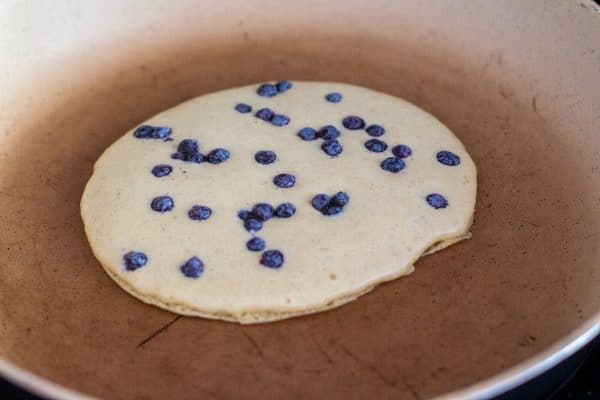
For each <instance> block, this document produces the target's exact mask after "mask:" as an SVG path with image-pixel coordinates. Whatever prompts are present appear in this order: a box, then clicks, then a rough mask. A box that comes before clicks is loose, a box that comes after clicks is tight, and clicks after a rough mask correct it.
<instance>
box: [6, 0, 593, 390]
mask: <svg viewBox="0 0 600 400" xmlns="http://www.w3.org/2000/svg"><path fill="white" fill-rule="evenodd" d="M0 22H1V23H0V38H1V39H0V54H2V56H1V58H0V68H1V69H0V210H1V211H0V357H1V358H2V360H3V361H1V362H0V373H1V374H2V375H4V376H6V377H7V378H8V379H10V380H13V381H15V382H17V383H19V384H22V385H25V386H27V387H28V388H29V389H30V390H34V391H36V392H38V393H42V394H45V395H47V396H51V397H54V398H82V397H83V396H93V397H100V398H110V399H126V398H143V399H164V398H178V399H187V398H189V399H191V398H194V399H196V398H218V399H230V398H231V399H252V398H261V399H281V398H340V399H342V398H343V399H365V398H380V399H399V398H402V399H425V398H431V397H436V396H441V397H446V398H479V397H486V396H491V395H494V394H497V393H501V392H502V391H505V390H507V389H509V388H511V387H513V386H515V385H517V384H519V383H521V382H523V381H524V380H526V379H527V378H528V377H531V376H533V375H535V374H537V373H539V372H541V371H543V370H544V369H546V368H549V367H550V366H552V365H554V364H555V363H557V362H558V361H560V360H562V359H563V358H565V357H566V356H568V355H569V354H571V353H572V352H573V351H575V350H576V349H578V348H579V347H581V346H582V345H583V344H585V343H586V342H587V341H589V340H590V339H591V338H592V337H593V336H594V335H595V334H597V333H598V331H599V330H600V325H599V324H600V313H599V312H600V269H599V264H598V261H599V259H600V250H599V249H600V229H599V228H600V78H599V77H600V12H599V9H598V7H597V6H596V5H595V4H594V3H593V2H591V1H589V0H582V1H575V0H573V1H567V0H564V1H555V0H547V1H543V0H538V1H517V0H511V1H503V2H475V1H467V0H464V1H461V0H443V1H435V2H422V1H417V0H414V1H348V0H346V1H327V2H322V1H302V2H297V1H290V2H281V1H268V0H261V1H252V2H246V1H241V0H240V1H236V0H227V1H219V2H215V1H209V0H206V1H200V0H199V1H188V0H180V1H158V0H152V1H146V0H129V1H125V2H123V1H117V0H111V1H106V0H105V1H91V0H90V1H82V2H72V1H66V0H56V1H39V2H12V1H8V2H3V3H2V4H1V5H0ZM282 78H287V79H292V80H293V79H298V80H300V79H301V80H328V81H341V82H349V83H353V84H358V85H363V86H367V87H370V88H373V89H376V90H380V91H383V92H388V93H391V94H394V95H397V96H400V97H403V98H406V99H407V100H409V101H411V102H413V103H415V104H417V105H419V106H420V107H422V108H424V109H426V110H427V111H429V112H431V113H432V114H434V115H436V116H437V117H439V118H440V120H441V121H442V122H444V123H445V124H446V125H448V126H449V127H450V129H452V130H453V131H454V132H455V133H456V134H457V135H458V136H459V138H460V139H461V140H462V141H463V143H464V144H465V146H466V147H467V149H468V150H469V152H470V154H471V155H472V156H473V158H474V159H475V162H476V163H477V165H478V172H479V178H478V184H479V191H478V203H477V208H476V214H475V223H474V225H473V229H472V231H473V238H472V239H470V240H467V241H464V242H462V243H460V244H458V245H456V246H453V247H451V248H449V249H447V250H444V251H442V252H439V253H437V254H434V255H432V256H428V257H426V258H424V259H422V260H420V261H419V262H418V263H417V264H416V271H415V273H413V274H412V275H410V276H409V277H407V278H403V279H400V280H396V281H393V282H390V283H387V284H385V285H382V286H381V287H379V288H377V289H376V290H374V291H373V292H372V293H370V294H368V295H365V296H363V297H361V298H360V299H358V300H357V301H355V302H353V303H351V304H348V305H346V306H343V307H341V308H338V309H336V310H332V311H329V312H325V313H321V314H316V315H311V316H307V317H302V318H295V319H290V320H286V321H282V322H277V323H270V324H264V325H255V326H240V325H237V324H232V323H224V322H219V321H209V320H203V319H198V318H184V317H179V316H177V315H174V314H171V313H169V312H166V311H163V310H160V309H158V308H155V307H152V306H148V305H146V304H144V303H142V302H140V301H138V300H136V299H134V298H133V297H131V296H129V295H127V294H126V293H125V292H123V291H122V290H121V289H120V288H119V287H118V286H117V285H116V284H115V283H114V282H113V281H112V280H111V279H110V278H109V277H108V276H107V275H106V274H105V273H104V271H103V270H102V268H101V267H100V265H99V264H98V263H97V262H96V261H95V259H94V257H93V256H92V252H91V251H90V248H89V246H88V244H87V241H86V238H85V236H84V232H83V227H82V222H81V220H80V217H79V199H80V196H81V193H82V190H83V187H84V184H85V182H86V181H87V179H88V178H89V176H90V174H91V171H92V165H93V163H94V161H95V160H96V158H97V157H98V156H99V155H100V154H101V152H102V151H103V150H104V149H105V148H106V147H107V146H108V145H109V144H110V143H111V142H113V141H114V140H115V139H116V138H117V137H119V135H121V134H122V133H123V132H125V131H126V130H128V129H130V128H131V127H132V126H134V125H136V124H137V123H139V122H140V121H143V120H144V119H146V118H148V117H150V116H151V115H153V114H155V113H157V112H159V111H161V110H163V109H166V108H168V107H171V106H173V105H176V104H177V103H179V102H181V101H183V100H186V99H189V98H192V97H194V96H198V95H200V94H203V93H208V92H211V91H215V90H219V89H223V88H228V87H232V86H238V85H243V84H248V83H252V82H261V81H267V80H274V79H282ZM115 167H116V168H117V169H118V166H115ZM65 388H68V389H65Z"/></svg>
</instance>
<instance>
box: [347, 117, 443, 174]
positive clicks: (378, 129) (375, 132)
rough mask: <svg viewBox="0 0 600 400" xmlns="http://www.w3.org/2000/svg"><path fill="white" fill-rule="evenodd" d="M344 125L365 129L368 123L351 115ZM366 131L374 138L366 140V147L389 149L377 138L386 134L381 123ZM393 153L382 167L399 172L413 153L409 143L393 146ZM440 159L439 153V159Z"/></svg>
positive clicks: (381, 164) (369, 148) (373, 149)
mask: <svg viewBox="0 0 600 400" xmlns="http://www.w3.org/2000/svg"><path fill="white" fill-rule="evenodd" d="M342 125H344V127H345V128H347V129H350V130H359V129H363V128H364V127H365V126H366V123H365V121H364V120H363V119H362V118H360V117H357V116H354V115H350V116H348V117H346V118H344V119H343V120H342ZM365 131H366V132H367V134H368V135H369V136H372V137H373V139H369V140H367V141H366V142H365V148H366V149H367V150H368V151H370V152H373V153H383V152H385V151H386V150H387V149H388V145H387V143H385V142H384V141H383V140H381V139H377V138H378V137H380V136H383V134H385V128H384V127H382V126H381V125H377V124H372V125H369V126H368V127H367V128H366V129H365ZM392 154H393V157H387V158H385V159H384V160H382V161H381V163H380V167H381V169H383V170H384V171H388V172H393V173H397V172H400V171H402V170H403V169H404V168H406V162H405V161H404V160H403V159H404V158H406V157H409V156H410V155H411V154H412V150H411V148H410V147H408V146H407V145H404V144H400V145H397V146H394V147H392ZM439 159H440V158H439V153H438V160H439ZM440 162H442V161H440Z"/></svg>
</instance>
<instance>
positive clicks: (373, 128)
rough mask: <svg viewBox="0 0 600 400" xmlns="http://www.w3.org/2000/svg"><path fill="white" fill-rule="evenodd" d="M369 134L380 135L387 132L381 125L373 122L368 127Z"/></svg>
mask: <svg viewBox="0 0 600 400" xmlns="http://www.w3.org/2000/svg"><path fill="white" fill-rule="evenodd" d="M366 131H367V133H368V134H369V136H373V137H379V136H381V135H383V134H384V133H385V129H384V128H383V126H381V125H377V124H373V125H369V126H368V127H367V129H366Z"/></svg>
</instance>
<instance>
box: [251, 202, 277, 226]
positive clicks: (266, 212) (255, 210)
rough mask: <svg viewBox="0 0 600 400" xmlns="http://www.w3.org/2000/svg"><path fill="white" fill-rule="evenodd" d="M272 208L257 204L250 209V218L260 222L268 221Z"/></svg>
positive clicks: (264, 204) (267, 205)
mask: <svg viewBox="0 0 600 400" xmlns="http://www.w3.org/2000/svg"><path fill="white" fill-rule="evenodd" d="M274 211H275V210H273V206H271V205H270V204H267V203H258V204H255V205H254V207H252V212H251V215H252V218H254V219H257V220H259V221H261V222H263V221H266V220H268V219H270V218H271V217H272V216H273V212H274Z"/></svg>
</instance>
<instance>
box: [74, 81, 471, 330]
mask: <svg viewBox="0 0 600 400" xmlns="http://www.w3.org/2000/svg"><path fill="white" fill-rule="evenodd" d="M475 195H476V169H475V165H474V163H473V161H472V160H471V158H470V157H469V155H468V154H467V152H466V150H465V148H464V147H463V145H462V144H461V143H460V141H459V140H458V139H457V138H456V137H455V136H454V135H453V134H452V132H450V130H448V128H446V127H445V126H444V125H443V124H442V123H440V122H439V121H438V120H437V119H436V118H434V117H433V116H431V115H430V114H428V113H426V112H424V111H423V110H421V109H419V108H417V107H416V106H414V105H412V104H410V103H407V102H406V101H404V100H401V99H399V98H396V97H392V96H389V95H385V94H382V93H378V92H375V91H372V90H368V89H365V88H361V87H357V86H351V85H346V84H340V83H316V82H297V81H294V82H288V81H281V82H277V83H271V84H259V85H251V86H246V87H241V88H236V89H231V90H225V91H221V92H217V93H213V94H209V95H205V96H201V97H198V98H195V99H192V100H190V101H187V102H185V103H183V104H180V105H178V106H176V107H174V108H172V109H170V110H167V111H165V112H162V113H160V114H158V115H156V116H154V117H152V118H150V119H149V120H148V121H146V122H144V123H142V124H140V125H139V126H136V127H135V128H134V129H132V130H131V131H129V132H127V133H126V134H125V135H124V136H123V137H121V138H120V139H119V140H117V141H116V142H115V143H114V144H113V145H112V146H110V147H109V148H108V149H107V150H106V151H105V152H104V154H103V155H102V156H101V157H100V159H99V160H98V161H97V163H96V165H95V166H94V173H93V175H92V177H91V178H90V180H89V182H88V184H87V186H86V188H85V191H84V194H83V197H82V200H81V213H82V217H83V221H84V224H85V231H86V234H87V237H88V240H89V242H90V245H91V247H92V249H93V251H94V254H95V256H96V257H97V259H98V260H99V261H100V263H101V264H102V266H103V267H104V268H105V270H106V271H107V273H108V274H109V275H110V276H111V277H112V278H113V279H114V280H115V281H116V282H117V283H118V284H119V285H121V286H122V287H123V289H125V290H127V291H128V292H129V293H131V294H132V295H134V296H136V297H137V298H139V299H141V300H143V301H145V302H147V303H151V304H155V305H157V306H159V307H163V308H166V309H168V310H171V311H174V312H177V313H181V314H186V315H197V316H203V317H208V318H219V319H225V320H232V321H239V322H241V323H254V322H265V321H272V320H277V319H282V318H287V317H291V316H295V315H301V314H307V313H312V312H317V311H321V310H325V309H328V308H332V307H335V306H339V305H341V304H343V303H346V302H348V301H350V300H353V299H355V298H356V297H358V296H359V295H361V294H363V293H365V292H367V291H369V290H371V289H372V288H373V287H374V286H375V285H377V284H378V283H381V282H385V281H389V280H391V279H395V278H398V277H400V276H403V275H407V274H409V273H411V272H412V271H413V263H414V262H415V261H416V260H417V259H418V258H419V257H421V256H422V255H424V254H426V253H431V252H433V251H437V250H440V249H442V248H444V247H446V246H448V245H450V244H452V243H455V242H457V241H459V240H461V239H464V238H466V237H468V235H469V233H468V232H469V227H470V225H471V221H472V216H473V211H474V207H475Z"/></svg>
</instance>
